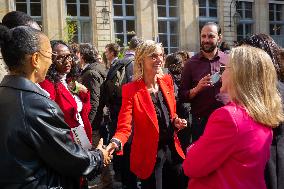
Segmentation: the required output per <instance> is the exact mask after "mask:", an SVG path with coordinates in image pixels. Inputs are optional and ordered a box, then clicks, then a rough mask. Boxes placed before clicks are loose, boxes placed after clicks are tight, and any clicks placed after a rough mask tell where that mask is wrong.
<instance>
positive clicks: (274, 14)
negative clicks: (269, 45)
mask: <svg viewBox="0 0 284 189" xmlns="http://www.w3.org/2000/svg"><path fill="white" fill-rule="evenodd" d="M283 11H284V4H276V3H269V33H270V35H271V37H272V38H273V39H274V40H275V41H276V43H277V44H278V45H280V46H281V47H284V14H283Z"/></svg>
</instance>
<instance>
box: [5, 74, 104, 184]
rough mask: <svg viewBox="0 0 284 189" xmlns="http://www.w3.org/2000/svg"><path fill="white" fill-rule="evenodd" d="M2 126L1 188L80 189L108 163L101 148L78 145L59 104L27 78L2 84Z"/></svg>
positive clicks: (16, 78)
mask: <svg viewBox="0 0 284 189" xmlns="http://www.w3.org/2000/svg"><path fill="white" fill-rule="evenodd" d="M0 125H1V132H0V154H1V156H0V167H1V169H0V186H1V188H2V189H6V188H7V189H8V188H9V189H11V188H25V189H33V188H52V187H54V188H68V189H73V188H79V187H80V186H79V184H80V182H79V178H80V176H82V175H85V176H88V177H94V176H95V175H97V174H98V173H99V171H100V170H101V168H102V167H103V156H102V153H101V151H91V152H86V151H85V150H83V149H82V148H81V147H79V146H78V145H76V144H74V143H73V141H72V139H71V137H70V134H69V132H70V129H69V127H68V125H67V124H66V123H65V122H64V117H63V113H62V112H61V110H60V109H59V107H58V106H57V105H56V103H55V102H53V101H52V100H50V99H49V97H48V96H46V93H44V92H43V91H42V90H41V89H40V88H39V87H38V86H37V85H35V84H34V83H33V82H31V81H30V80H28V79H26V78H24V77H18V76H10V75H8V76H5V77H4V79H3V81H2V82H1V84H0Z"/></svg>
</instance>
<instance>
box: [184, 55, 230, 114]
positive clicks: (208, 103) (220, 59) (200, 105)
mask: <svg viewBox="0 0 284 189" xmlns="http://www.w3.org/2000/svg"><path fill="white" fill-rule="evenodd" d="M228 60H229V56H228V55H227V54H225V53H223V52H222V51H220V50H219V51H218V52H217V54H216V56H215V57H214V58H213V59H212V60H208V59H207V58H205V57H204V56H202V54H201V53H198V54H196V55H194V56H193V57H192V58H191V59H189V60H188V61H187V63H186V64H185V67H184V69H183V73H182V77H181V86H180V88H179V96H180V98H181V100H182V101H183V102H190V103H191V113H192V115H193V116H198V117H203V116H209V115H210V114H211V113H212V112H213V111H214V110H215V109H217V108H219V107H221V106H223V105H224V104H223V103H222V102H221V101H220V100H217V98H216V95H217V94H219V92H220V87H221V82H220V80H219V81H218V82H217V83H215V84H214V86H212V87H208V88H206V89H204V90H202V91H200V92H199V93H197V95H196V96H195V97H193V98H192V99H189V90H190V89H192V88H194V87H195V86H197V84H198V82H199V81H200V79H201V78H203V77H204V76H206V75H208V74H211V75H212V74H214V73H215V72H218V71H219V70H220V65H221V64H224V65H225V64H227V61H228Z"/></svg>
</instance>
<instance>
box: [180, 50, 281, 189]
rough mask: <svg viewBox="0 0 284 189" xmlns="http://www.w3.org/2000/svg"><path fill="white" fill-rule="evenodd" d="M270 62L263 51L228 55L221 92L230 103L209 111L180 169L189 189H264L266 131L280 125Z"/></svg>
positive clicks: (267, 147) (268, 133)
mask: <svg viewBox="0 0 284 189" xmlns="http://www.w3.org/2000/svg"><path fill="white" fill-rule="evenodd" d="M276 85H277V76H276V71H275V69H274V66H273V64H272V61H271V58H270V57H269V55H268V54H267V53H265V52H264V51H263V50H261V49H258V48H254V47H249V46H241V47H237V48H234V49H232V51H231V53H230V62H229V63H228V65H227V66H226V69H225V71H224V73H223V74H222V87H221V89H220V91H221V92H225V93H228V94H229V97H230V99H231V101H232V102H231V103H229V104H227V105H226V106H224V107H222V108H219V109H217V110H215V111H214V112H213V113H212V115H211V116H210V118H209V120H208V123H207V124H206V127H205V131H204V134H203V135H202V136H201V137H200V138H199V140H197V141H196V142H195V143H194V144H192V145H191V146H190V147H189V148H188V152H187V155H186V159H185V161H184V163H183V168H184V172H185V174H186V175H187V176H189V177H190V179H189V184H188V188H189V189H244V188H249V189H266V185H265V182H264V168H265V165H266V163H267V161H268V159H269V154H270V151H269V150H270V144H271V141H272V129H271V128H272V127H276V126H278V125H279V122H281V121H283V119H284V116H283V109H282V103H281V98H280V95H279V93H278V91H277V87H276Z"/></svg>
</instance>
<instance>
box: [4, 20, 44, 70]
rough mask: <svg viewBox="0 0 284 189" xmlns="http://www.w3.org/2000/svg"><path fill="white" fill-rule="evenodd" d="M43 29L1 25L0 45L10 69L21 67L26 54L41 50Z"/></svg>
mask: <svg viewBox="0 0 284 189" xmlns="http://www.w3.org/2000/svg"><path fill="white" fill-rule="evenodd" d="M40 35H43V34H42V33H41V31H39V30H36V29H33V28H31V27H29V26H18V27H15V28H13V29H10V30H9V29H8V28H7V27H6V26H3V25H0V46H1V53H2V56H3V59H4V61H5V63H6V65H7V66H8V69H9V70H10V71H15V70H17V69H18V68H21V66H23V65H24V64H25V63H26V60H25V58H26V55H31V54H33V53H35V52H38V51H39V50H40Z"/></svg>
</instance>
